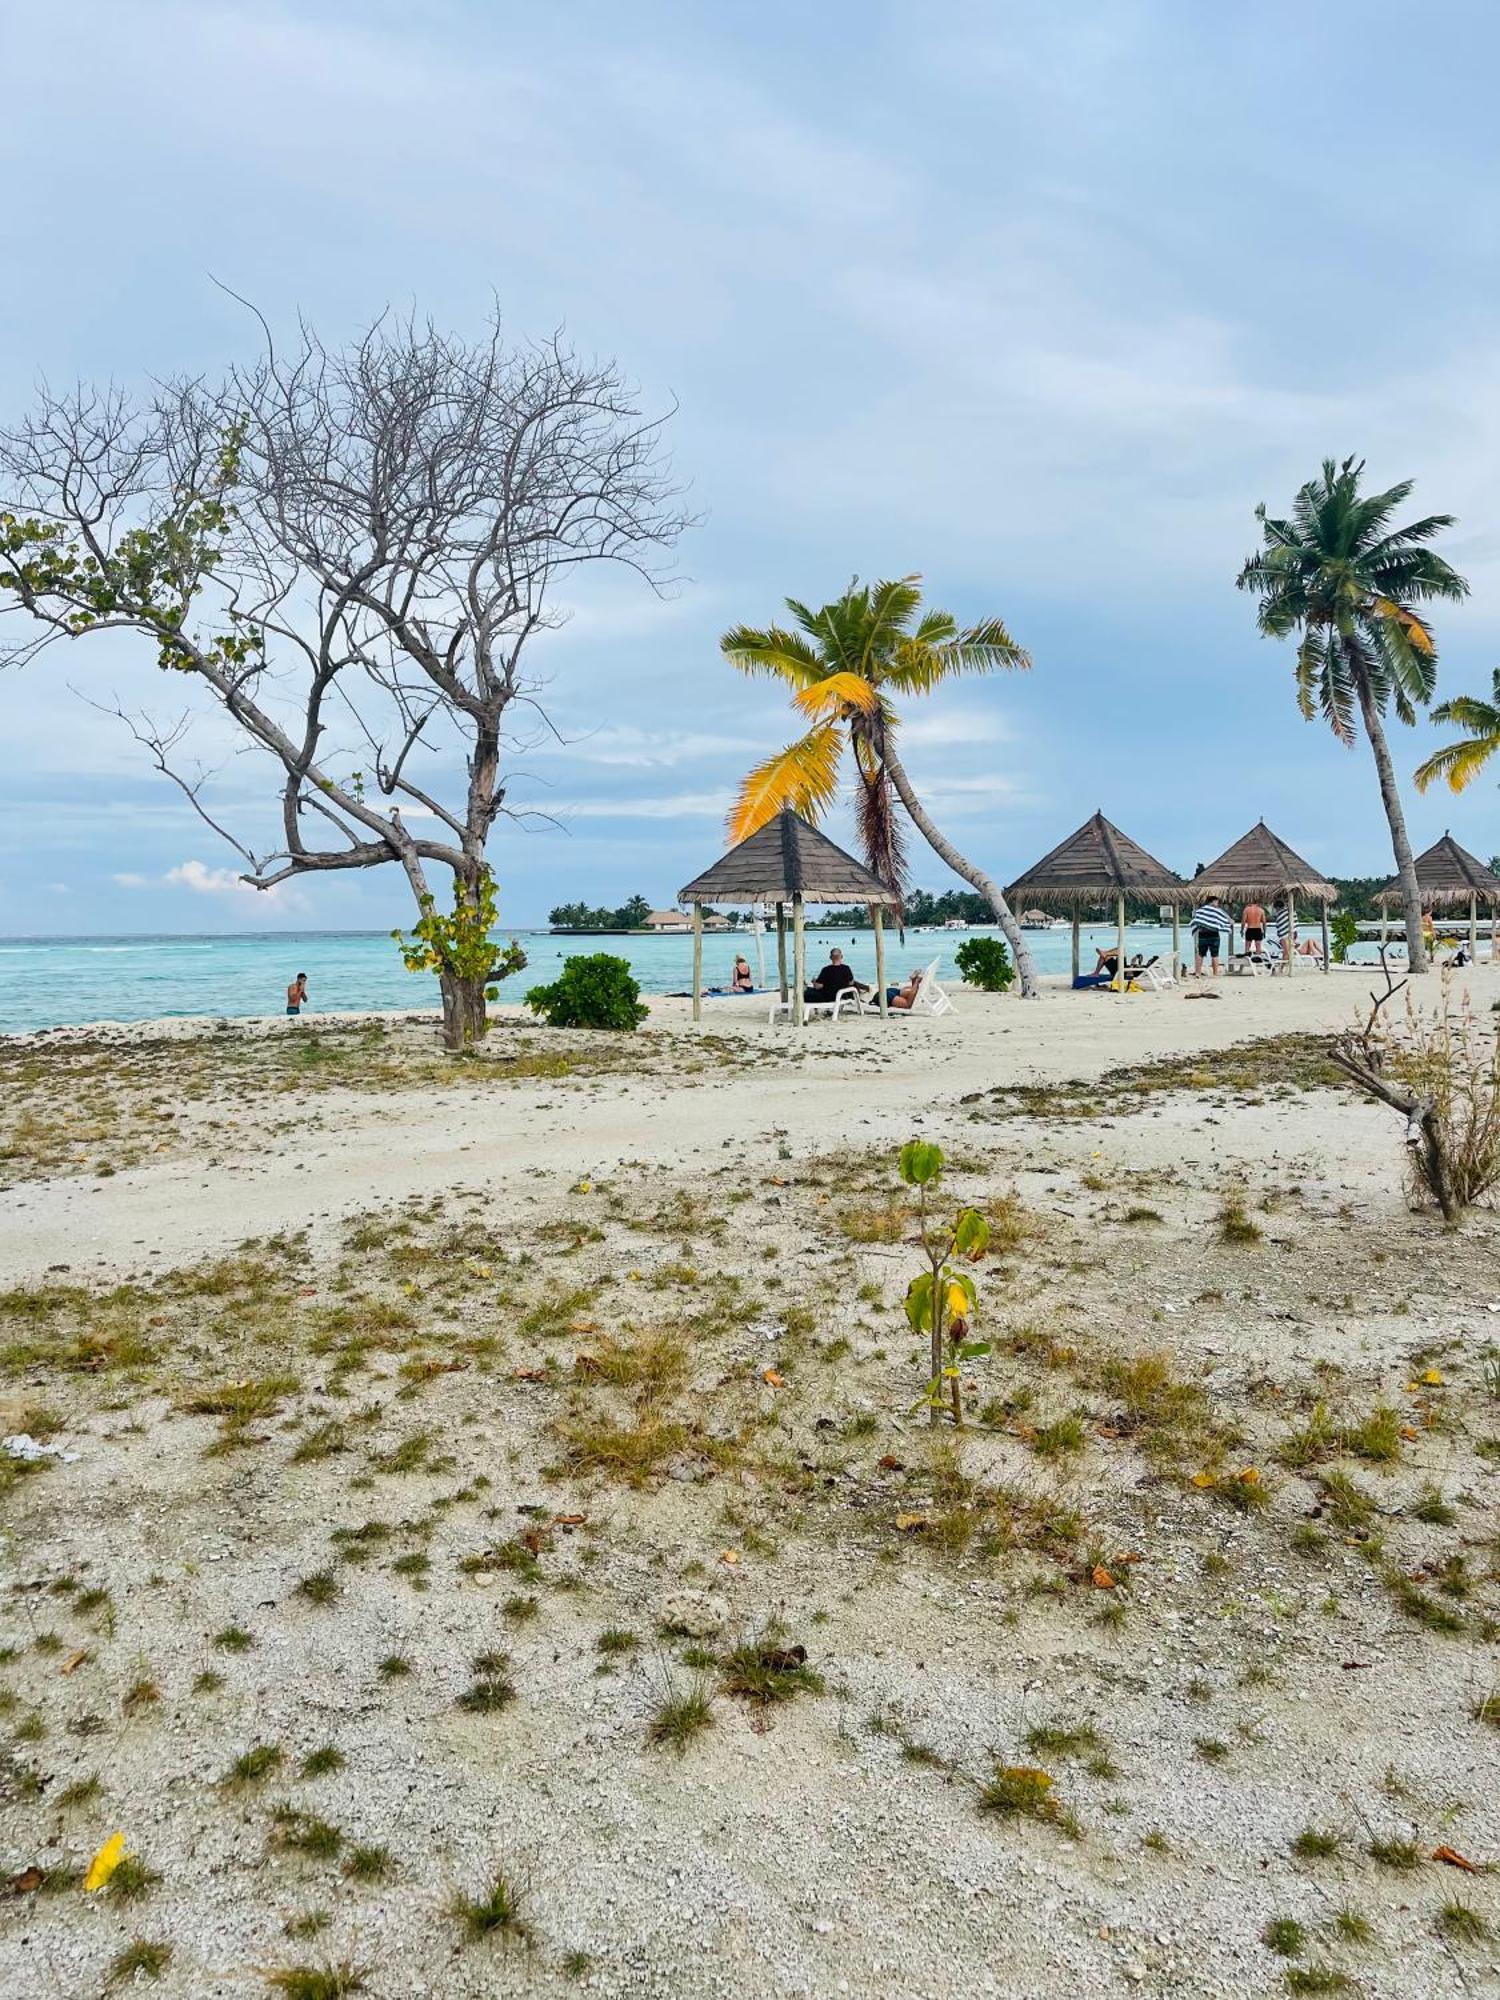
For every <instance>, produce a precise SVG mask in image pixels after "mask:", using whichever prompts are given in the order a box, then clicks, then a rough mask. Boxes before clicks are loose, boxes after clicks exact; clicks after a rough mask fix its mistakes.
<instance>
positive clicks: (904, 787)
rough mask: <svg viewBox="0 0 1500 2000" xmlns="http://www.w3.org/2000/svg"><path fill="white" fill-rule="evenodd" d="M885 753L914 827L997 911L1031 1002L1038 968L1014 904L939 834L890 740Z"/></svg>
mask: <svg viewBox="0 0 1500 2000" xmlns="http://www.w3.org/2000/svg"><path fill="white" fill-rule="evenodd" d="M883 754H884V759H885V768H886V770H887V771H888V772H889V773H890V778H891V783H892V784H893V785H894V786H895V787H896V793H897V796H898V797H899V798H900V800H901V803H902V805H904V806H905V807H906V810H907V812H908V813H909V814H910V815H911V819H912V823H913V825H914V826H915V827H916V829H917V831H918V832H919V833H920V834H921V836H922V838H923V839H924V840H925V841H926V842H927V845H928V846H929V847H930V848H931V849H932V851H933V853H934V854H936V855H937V857H938V859H939V860H941V861H946V862H947V864H948V866H949V867H950V868H951V869H952V870H953V872H954V874H955V875H962V877H963V878H964V880H965V881H966V882H971V883H972V884H973V885H974V887H975V888H976V889H977V890H978V891H979V893H980V895H981V896H983V897H984V899H985V901H986V902H987V903H988V904H989V906H990V908H991V909H992V910H993V911H994V912H995V917H996V920H997V922H998V923H999V925H1000V928H1001V930H1002V931H1004V933H1005V937H1006V942H1007V943H1008V944H1009V945H1010V948H1011V952H1012V955H1013V956H1014V958H1015V961H1016V971H1017V972H1018V973H1019V974H1020V975H1021V992H1022V995H1023V996H1024V997H1025V998H1026V999H1028V1000H1032V999H1035V997H1036V992H1037V980H1036V966H1035V965H1034V964H1033V963H1032V958H1031V948H1030V946H1029V945H1028V944H1027V942H1026V939H1025V937H1024V935H1023V934H1022V931H1021V926H1020V925H1019V924H1018V923H1017V922H1016V920H1015V918H1014V916H1012V914H1011V908H1010V904H1009V903H1007V902H1006V900H1005V897H1004V894H1003V893H1002V891H1001V889H1000V887H999V885H998V883H995V882H992V881H991V880H990V878H989V876H988V875H986V874H985V872H984V870H983V869H982V868H976V867H975V866H974V864H973V862H972V861H966V860H965V859H964V857H963V856H962V855H961V854H960V853H959V851H958V849H957V848H956V847H955V846H954V845H953V843H952V841H951V840H945V839H944V837H943V835H942V834H940V833H939V832H938V830H937V828H936V827H935V826H934V825H933V823H932V821H931V819H930V818H929V817H928V814H927V808H926V807H925V806H924V805H923V804H922V801H921V800H920V799H919V798H918V797H917V795H916V793H915V791H913V789H912V782H911V779H910V778H909V777H907V775H906V767H905V766H904V765H903V764H902V762H901V759H900V758H899V757H898V756H897V755H896V753H895V751H894V750H893V749H892V748H891V744H890V738H889V737H887V738H886V742H885V747H884V753H883Z"/></svg>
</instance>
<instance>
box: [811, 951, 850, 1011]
mask: <svg viewBox="0 0 1500 2000" xmlns="http://www.w3.org/2000/svg"><path fill="white" fill-rule="evenodd" d="M851 986H855V987H859V990H860V991H861V992H863V991H864V988H863V987H861V986H859V981H858V980H857V979H856V978H855V976H854V974H853V972H852V971H851V970H850V968H849V967H848V966H847V965H845V963H844V954H843V953H842V952H841V951H840V950H839V948H838V946H837V945H835V946H834V947H833V950H832V951H830V952H829V954H828V963H827V964H826V965H825V966H824V967H823V970H822V971H821V972H820V973H819V974H818V976H817V978H816V979H814V980H813V982H812V984H811V985H810V986H807V987H804V988H803V992H802V997H803V999H804V1000H821V1001H825V1002H826V1001H831V1000H837V998H838V997H839V995H840V994H841V993H847V992H848V990H849V988H850V987H851Z"/></svg>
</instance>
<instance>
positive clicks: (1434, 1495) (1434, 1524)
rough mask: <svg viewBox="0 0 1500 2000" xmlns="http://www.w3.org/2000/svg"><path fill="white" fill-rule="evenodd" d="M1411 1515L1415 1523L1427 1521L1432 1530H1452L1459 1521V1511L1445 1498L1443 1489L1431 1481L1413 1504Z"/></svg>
mask: <svg viewBox="0 0 1500 2000" xmlns="http://www.w3.org/2000/svg"><path fill="white" fill-rule="evenodd" d="M1409 1511H1410V1513H1411V1516H1412V1519H1413V1520H1414V1521H1425V1522H1426V1523H1427V1525H1428V1527H1430V1528H1451V1527H1452V1526H1453V1524H1454V1522H1455V1521H1456V1520H1457V1519H1458V1509H1457V1508H1456V1507H1454V1506H1453V1505H1451V1503H1450V1502H1448V1501H1447V1500H1445V1499H1444V1498H1443V1494H1442V1489H1441V1488H1440V1487H1438V1486H1435V1485H1433V1483H1432V1481H1431V1480H1430V1479H1429V1480H1428V1481H1426V1482H1425V1483H1424V1485H1423V1487H1422V1490H1421V1492H1420V1493H1419V1494H1418V1495H1417V1497H1416V1499H1415V1500H1414V1501H1413V1502H1412V1504H1411V1508H1410V1510H1409Z"/></svg>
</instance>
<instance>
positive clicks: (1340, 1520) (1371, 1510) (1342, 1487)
mask: <svg viewBox="0 0 1500 2000" xmlns="http://www.w3.org/2000/svg"><path fill="white" fill-rule="evenodd" d="M1318 1487H1319V1490H1320V1491H1321V1493H1322V1495H1323V1501H1324V1504H1325V1505H1326V1507H1327V1509H1328V1518H1329V1520H1330V1521H1331V1522H1332V1523H1333V1525H1334V1527H1336V1528H1337V1529H1338V1530H1339V1531H1340V1533H1342V1534H1346V1535H1349V1534H1354V1533H1357V1532H1358V1530H1359V1529H1361V1528H1367V1527H1368V1526H1369V1525H1370V1523H1371V1521H1373V1520H1374V1519H1375V1516H1376V1514H1377V1512H1378V1511H1379V1510H1378V1509H1377V1507H1376V1505H1375V1502H1374V1500H1373V1499H1372V1498H1371V1496H1370V1495H1369V1494H1368V1493H1366V1491H1365V1490H1364V1488H1363V1487H1362V1486H1361V1485H1360V1484H1359V1481H1358V1480H1357V1479H1355V1478H1353V1477H1352V1475H1351V1474H1349V1473H1347V1472H1340V1471H1338V1470H1335V1471H1333V1472H1325V1473H1324V1474H1323V1476H1322V1477H1321V1479H1319V1481H1318Z"/></svg>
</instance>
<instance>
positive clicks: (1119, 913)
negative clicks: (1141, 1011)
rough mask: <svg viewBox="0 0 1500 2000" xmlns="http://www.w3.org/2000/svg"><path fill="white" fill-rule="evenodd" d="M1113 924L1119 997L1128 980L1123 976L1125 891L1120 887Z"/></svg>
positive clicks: (1123, 992)
mask: <svg viewBox="0 0 1500 2000" xmlns="http://www.w3.org/2000/svg"><path fill="white" fill-rule="evenodd" d="M1115 925H1116V928H1117V930H1118V931H1119V945H1120V956H1119V957H1118V958H1117V959H1116V960H1115V978H1116V979H1118V980H1119V982H1120V998H1121V999H1122V1000H1123V999H1124V998H1125V989H1126V987H1127V986H1128V985H1129V983H1130V982H1129V980H1128V979H1127V978H1126V976H1125V891H1124V890H1123V889H1122V890H1121V891H1120V893H1119V895H1118V896H1117V897H1116V899H1115Z"/></svg>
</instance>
